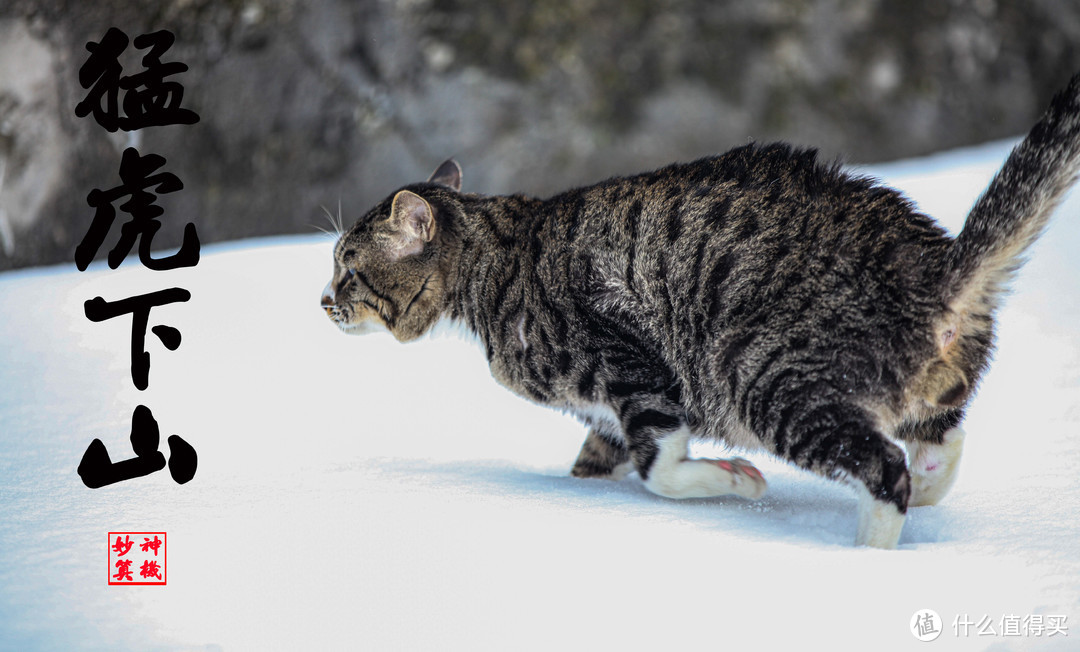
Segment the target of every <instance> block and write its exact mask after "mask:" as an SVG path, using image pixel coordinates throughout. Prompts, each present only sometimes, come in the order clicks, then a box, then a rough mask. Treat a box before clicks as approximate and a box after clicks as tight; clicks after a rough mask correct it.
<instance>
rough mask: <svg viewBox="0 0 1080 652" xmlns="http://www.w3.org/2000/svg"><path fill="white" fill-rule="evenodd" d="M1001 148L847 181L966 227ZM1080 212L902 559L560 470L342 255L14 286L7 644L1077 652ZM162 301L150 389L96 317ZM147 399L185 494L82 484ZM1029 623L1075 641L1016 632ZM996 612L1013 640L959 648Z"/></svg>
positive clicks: (841, 500) (7, 382) (3, 540)
mask: <svg viewBox="0 0 1080 652" xmlns="http://www.w3.org/2000/svg"><path fill="white" fill-rule="evenodd" d="M1010 145H1011V143H992V144H989V145H986V146H983V147H978V148H973V149H969V150H963V151H956V152H948V153H944V154H940V155H936V156H933V157H929V158H925V159H919V160H912V161H906V162H900V163H896V164H891V165H882V166H877V167H874V168H870V169H867V170H862V171H863V172H866V173H868V174H873V175H875V176H880V177H882V178H883V179H884V180H885V181H886V182H888V183H890V184H891V185H894V186H896V187H899V188H901V189H903V190H905V192H907V193H908V194H909V195H910V196H911V197H912V198H913V199H914V200H915V201H917V202H918V204H919V206H920V207H921V209H922V210H924V211H925V212H927V213H929V214H931V215H934V216H935V217H937V218H938V219H939V220H940V221H941V222H942V223H943V224H944V225H946V226H947V228H949V229H950V230H952V231H953V232H956V231H958V230H959V228H960V226H961V224H962V222H963V218H964V215H965V214H966V212H967V209H968V207H969V206H970V205H971V203H972V202H973V200H974V199H975V197H976V196H977V195H978V193H979V192H980V191H981V190H982V189H983V188H984V187H985V185H986V184H987V183H988V181H989V179H990V177H991V176H992V175H993V173H994V171H996V169H997V168H998V167H999V166H1000V164H1001V162H1002V161H1003V160H1004V157H1005V155H1006V154H1007V152H1008V148H1009V146H1010ZM508 190H510V189H508ZM353 209H354V210H357V211H358V210H362V207H353ZM166 217H168V216H166ZM1078 217H1080V193H1076V194H1074V195H1073V196H1072V198H1071V199H1070V200H1068V201H1067V202H1066V204H1065V205H1064V206H1063V207H1062V208H1061V209H1060V210H1059V211H1058V214H1057V216H1056V218H1055V221H1054V222H1053V224H1052V226H1051V227H1050V230H1049V231H1048V233H1047V234H1046V236H1045V237H1044V238H1043V240H1042V241H1040V243H1039V244H1038V245H1037V246H1036V249H1035V251H1034V253H1033V254H1032V260H1031V262H1030V263H1029V264H1028V266H1027V267H1026V268H1025V269H1024V270H1023V272H1022V274H1021V277H1020V279H1019V282H1018V283H1017V284H1016V285H1015V293H1014V295H1013V296H1012V297H1011V298H1010V300H1009V302H1008V304H1007V307H1006V308H1005V310H1004V311H1003V312H1002V314H1001V319H1000V327H999V334H1000V339H999V343H1000V345H999V354H998V355H997V360H996V362H995V364H994V366H993V367H992V369H991V372H990V373H989V375H988V376H987V377H986V379H985V381H984V383H983V385H982V387H981V390H980V392H979V395H978V396H977V398H976V399H975V401H974V403H973V404H972V406H971V409H970V412H969V417H968V419H967V422H966V424H967V425H966V428H967V431H968V433H969V436H968V440H967V447H966V451H965V459H964V461H963V463H962V465H961V470H960V476H959V479H958V481H957V483H956V486H955V487H954V489H953V491H952V493H951V494H950V496H949V497H948V498H947V499H946V500H945V501H944V502H943V503H942V504H941V505H939V506H936V507H920V508H914V509H912V510H911V512H910V517H909V519H908V522H907V525H906V526H905V528H904V532H903V535H902V537H901V541H900V547H899V549H898V550H895V551H880V550H870V549H860V548H854V547H852V545H851V544H852V541H853V540H854V536H855V525H856V524H855V505H856V498H855V496H854V494H853V493H851V492H850V490H848V489H845V488H844V487H841V486H837V485H833V484H830V483H827V482H825V481H823V480H820V479H818V478H816V477H813V476H811V475H808V474H805V473H802V472H800V471H797V470H795V469H793V468H790V467H788V466H786V465H784V464H783V463H780V462H777V461H774V460H771V459H768V458H765V457H762V456H755V455H751V456H750V457H751V458H752V459H753V461H754V462H755V464H757V465H758V467H759V468H760V469H761V470H762V471H763V473H764V474H765V477H766V478H767V479H768V480H769V483H770V487H769V492H768V493H767V494H766V496H765V497H764V498H762V499H761V500H759V501H756V502H749V501H745V500H741V499H737V498H717V499H709V500H687V501H675V500H667V499H662V498H658V497H655V496H653V495H651V494H649V493H648V492H647V491H645V490H644V488H643V487H642V486H641V483H640V480H639V479H638V478H637V477H636V475H631V476H630V477H629V478H627V479H626V480H624V481H622V482H617V483H616V482H607V481H601V480H580V479H575V478H571V477H569V476H568V472H569V469H570V466H571V464H572V463H573V460H574V458H575V456H576V454H577V450H578V447H579V446H580V444H581V442H582V441H583V439H584V430H583V428H582V426H580V425H579V424H577V423H576V422H575V421H573V420H572V419H570V418H569V417H567V416H564V415H562V414H559V413H557V412H555V411H551V410H548V409H545V408H541V407H537V406H534V405H532V404H529V403H528V402H526V401H524V400H522V399H519V398H516V397H514V396H512V395H510V394H509V393H508V392H506V391H505V390H503V389H502V388H500V387H498V386H497V385H496V384H495V383H494V381H493V380H492V379H491V377H490V374H489V373H488V370H487V368H486V365H485V364H484V358H483V355H482V354H481V353H480V352H479V351H477V350H476V348H475V345H474V344H472V343H469V342H465V341H461V340H457V339H450V338H432V339H428V340H425V341H422V342H419V343H415V344H411V345H407V346H406V345H399V344H397V343H396V342H395V341H393V340H392V339H391V338H390V337H389V336H387V335H370V336H365V337H348V336H345V335H343V334H341V333H340V332H338V331H337V330H336V329H335V328H334V327H333V326H332V325H331V323H330V321H329V320H328V319H327V318H326V316H325V314H324V313H323V312H322V311H321V310H320V309H319V308H318V304H317V301H318V297H319V294H320V292H321V290H322V288H323V286H324V285H325V284H326V280H327V278H328V275H329V273H330V269H331V263H330V248H331V244H330V242H329V241H328V240H327V239H326V238H322V237H294V238H280V239H269V240H262V241H252V242H238V243H232V244H226V245H219V246H207V247H204V249H203V259H202V261H201V262H200V263H199V265H198V266H197V267H195V268H189V269H183V270H174V271H170V272H151V271H148V270H146V269H144V268H142V267H141V266H140V265H138V263H137V260H136V261H134V262H133V263H125V265H123V266H122V267H121V268H120V269H119V270H109V269H108V268H107V267H104V266H102V265H100V264H95V265H94V266H92V267H91V269H90V270H88V271H87V272H84V273H79V272H77V271H76V270H75V267H74V264H69V265H61V266H57V267H50V268H42V269H33V270H25V271H17V272H9V273H5V274H0V306H2V307H3V310H2V311H0V334H2V341H3V345H2V346H0V378H2V381H0V382H2V384H0V387H2V390H3V391H2V392H0V649H2V650H61V649H62V650H129V649H130V650H147V649H152V650H247V649H252V650H273V649H283V650H299V649H304V650H308V649H310V650H328V649H365V650H388V649H395V650H396V649H416V650H428V649H439V650H443V649H446V650H486V649H492V650H509V649H512V650H529V649H588V648H594V649H625V650H637V649H677V648H686V649H696V648H701V647H703V648H707V649H723V648H726V647H728V646H750V645H753V646H755V648H762V647H764V648H765V649H777V650H783V649H804V648H805V647H806V644H807V642H813V643H814V647H815V648H816V647H818V645H822V646H824V645H826V644H828V645H832V646H833V648H834V649H838V650H849V649H850V650H864V649H881V650H905V649H920V646H922V645H926V644H924V643H921V642H919V641H918V640H916V639H915V637H914V636H912V634H911V633H910V631H909V625H910V620H911V617H912V615H913V614H914V613H915V612H916V611H918V610H920V609H926V608H929V609H933V610H935V611H936V612H937V613H938V614H940V615H941V617H942V619H943V620H944V631H943V633H942V635H941V637H940V638H939V639H938V640H937V641H935V642H934V643H933V644H930V645H932V646H934V647H935V649H949V650H954V649H955V650H983V649H998V650H1024V649H1038V650H1072V649H1080V643H1078V642H1077V640H1078V639H1080V629H1076V627H1077V626H1080V520H1078V519H1077V518H1076V516H1077V513H1078V510H1077V508H1078V507H1080V482H1078V481H1077V473H1076V469H1077V468H1080V437H1077V430H1078V422H1080V355H1078V344H1080V319H1078V318H1080V263H1078V262H1077V260H1076V258H1075V256H1073V253H1074V252H1076V251H1080V220H1078V219H1077V218H1078ZM196 223H197V219H196ZM166 287H183V288H186V289H188V290H189V291H190V292H191V295H192V298H191V300H190V301H189V302H187V303H179V304H173V305H169V306H164V307H160V308H155V309H154V311H153V312H152V313H151V317H150V319H151V321H150V323H151V325H154V324H169V325H172V326H175V327H176V328H178V329H180V331H181V333H182V334H183V343H182V345H181V346H180V348H179V349H178V350H177V351H167V350H166V349H165V348H164V347H163V346H161V344H160V343H159V342H158V341H157V339H156V338H155V337H153V336H152V335H148V337H147V350H148V351H150V355H151V370H150V387H149V389H148V390H147V391H145V392H139V391H137V390H135V389H134V387H133V385H132V381H131V377H130V373H129V370H128V367H129V363H130V360H129V353H128V351H129V337H130V328H131V326H130V319H128V318H118V319H114V320H110V321H106V322H102V323H97V324H95V323H91V322H90V321H88V320H87V319H86V318H85V317H84V316H83V313H82V304H83V302H84V301H85V300H87V299H90V298H92V297H95V296H99V295H100V296H103V297H105V298H106V299H109V300H115V299H120V298H124V297H128V296H131V295H134V294H140V293H144V292H150V291H155V290H159V289H163V288H166ZM139 404H144V405H147V406H148V407H149V408H150V409H151V410H152V411H153V414H154V416H155V418H156V419H157V420H158V422H159V423H160V425H161V429H162V450H163V452H166V453H167V448H166V447H165V444H164V439H165V437H166V436H167V435H170V434H174V433H176V434H179V435H181V436H182V437H184V438H185V439H186V440H187V441H189V442H190V443H191V444H192V445H193V446H194V447H195V448H196V450H197V451H198V454H199V469H198V473H197V475H196V476H195V479H194V480H193V481H192V482H190V483H189V484H186V485H182V486H181V485H177V484H176V483H174V482H173V481H172V479H171V478H170V476H169V475H168V473H167V472H166V471H161V472H158V473H155V474H153V475H150V476H147V477H144V478H140V479H136V480H131V481H127V482H121V483H119V484H115V485H112V486H109V487H105V488H102V489H96V490H91V489H87V488H86V487H84V486H83V485H82V483H81V481H80V479H79V477H78V476H77V475H76V473H75V468H76V466H77V465H78V463H79V459H80V457H81V455H82V453H83V451H84V450H85V449H86V447H87V445H88V444H89V443H90V441H91V439H93V438H94V437H99V438H101V439H102V440H103V441H104V442H105V444H106V447H107V448H108V450H109V451H110V454H111V455H112V457H113V459H114V460H118V459H124V458H127V457H130V456H131V449H130V444H129V443H128V439H127V438H128V434H129V430H130V421H131V412H132V410H133V409H134V408H135V406H136V405H139ZM695 451H696V452H697V453H699V454H707V455H718V454H726V452H725V451H718V450H716V449H715V448H714V447H712V446H708V445H705V444H700V445H697V446H696V448H695ZM123 530H128V531H166V532H167V533H168V561H167V572H168V585H167V586H165V587H152V586H147V587H117V586H108V585H107V578H106V566H107V542H106V539H107V533H108V532H110V531H123ZM1031 615H1042V616H1044V618H1045V617H1049V616H1052V615H1064V616H1067V617H1068V620H1067V621H1066V625H1067V626H1068V627H1069V628H1070V629H1069V632H1068V633H1069V636H1068V637H1065V636H1062V635H1060V634H1059V635H1057V636H1054V637H1047V636H1046V635H1045V634H1044V635H1043V636H1039V637H1036V636H1026V637H1005V636H1002V635H1001V632H1000V631H999V630H1000V625H1001V621H1002V619H1007V618H1011V617H1013V616H1016V617H1025V616H1031ZM983 616H986V617H988V619H990V620H992V621H993V629H994V631H995V632H997V635H996V636H977V628H976V627H974V626H973V627H972V628H971V630H970V631H969V632H968V634H967V635H966V636H964V635H962V633H961V635H957V633H956V632H954V631H953V627H952V623H953V621H954V619H957V618H961V617H963V618H965V619H970V620H972V621H979V620H981V619H982V617H983Z"/></svg>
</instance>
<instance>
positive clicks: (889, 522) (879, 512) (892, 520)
mask: <svg viewBox="0 0 1080 652" xmlns="http://www.w3.org/2000/svg"><path fill="white" fill-rule="evenodd" d="M904 520H905V516H904V515H903V514H901V513H900V510H899V509H897V508H896V505H894V504H892V503H888V502H885V501H883V500H876V499H875V498H874V497H873V496H871V495H870V492H869V491H867V490H866V488H865V487H862V486H860V487H859V530H858V532H857V533H856V535H855V545H857V546H869V547H871V548H884V549H886V550H892V549H893V548H895V547H896V544H897V543H898V542H899V541H900V531H901V530H902V529H903V528H904Z"/></svg>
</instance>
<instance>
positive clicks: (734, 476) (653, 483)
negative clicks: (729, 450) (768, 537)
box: [645, 431, 768, 499]
mask: <svg viewBox="0 0 1080 652" xmlns="http://www.w3.org/2000/svg"><path fill="white" fill-rule="evenodd" d="M688 439H689V432H684V431H677V432H674V433H672V434H670V435H668V436H667V437H665V438H664V439H663V440H661V441H660V451H659V453H658V455H657V456H656V459H655V461H654V462H653V464H652V466H651V467H650V468H649V471H648V478H647V479H646V480H645V487H646V488H647V489H648V490H649V491H651V492H653V493H654V494H657V495H660V496H664V497H666V498H709V497H712V496H728V495H732V494H734V495H736V496H742V497H743V498H750V499H754V498H760V497H761V496H762V494H764V493H765V489H766V488H767V486H768V485H767V483H766V482H765V478H764V476H762V475H761V471H758V470H757V469H756V468H755V467H754V465H752V464H751V463H750V462H748V461H747V460H744V459H743V458H741V457H734V458H731V459H728V460H711V459H695V460H692V459H687V457H686V453H687V448H686V445H687V441H688Z"/></svg>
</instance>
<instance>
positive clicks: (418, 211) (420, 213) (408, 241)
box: [389, 190, 435, 259]
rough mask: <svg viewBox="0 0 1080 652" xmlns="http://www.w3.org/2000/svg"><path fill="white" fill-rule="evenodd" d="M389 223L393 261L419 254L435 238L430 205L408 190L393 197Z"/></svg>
mask: <svg viewBox="0 0 1080 652" xmlns="http://www.w3.org/2000/svg"><path fill="white" fill-rule="evenodd" d="M389 221H390V228H391V229H393V236H392V239H391V241H392V243H393V245H392V248H391V252H390V253H391V256H393V258H394V259H398V258H404V257H405V256H412V255H414V254H418V253H420V252H421V251H423V250H424V245H425V244H427V243H428V242H431V239H432V238H434V237H435V215H434V213H433V212H432V210H431V204H428V203H427V201H425V200H424V198H423V197H421V196H420V195H417V194H416V193H412V192H409V191H408V190H402V191H400V192H399V193H398V194H396V195H394V201H393V203H392V204H391V206H390V218H389Z"/></svg>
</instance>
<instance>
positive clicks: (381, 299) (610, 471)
mask: <svg viewBox="0 0 1080 652" xmlns="http://www.w3.org/2000/svg"><path fill="white" fill-rule="evenodd" d="M1078 167H1080V75H1078V76H1077V77H1074V78H1073V79H1072V81H1071V82H1070V83H1069V85H1068V86H1067V87H1066V88H1065V89H1064V90H1063V91H1061V92H1060V93H1059V94H1058V95H1057V96H1055V98H1054V99H1053V101H1052V103H1051V105H1050V107H1049V109H1048V110H1047V112H1046V114H1045V115H1044V116H1043V117H1042V119H1041V120H1040V121H1039V122H1038V124H1036V125H1035V127H1034V128H1033V129H1032V131H1031V133H1030V134H1029V135H1028V136H1027V138H1026V139H1025V140H1024V141H1023V142H1022V143H1021V144H1020V145H1018V146H1017V147H1016V148H1015V150H1014V151H1013V152H1012V154H1011V155H1010V156H1009V158H1008V160H1007V161H1006V162H1005V165H1004V167H1003V168H1002V170H1001V171H1000V172H999V173H998V174H997V176H996V177H995V178H994V180H993V181H992V183H991V184H990V186H989V188H988V189H987V190H986V192H985V193H984V194H983V196H982V197H981V198H980V199H979V200H978V202H977V203H976V204H975V206H974V208H973V209H972V211H971V213H970V214H969V216H968V218H967V222H966V224H965V226H964V228H963V231H962V232H961V233H960V234H959V236H957V237H956V238H955V239H954V238H951V237H950V236H949V235H948V234H947V233H946V232H945V231H944V230H943V229H942V228H941V227H939V226H938V225H937V224H935V222H934V221H933V220H932V219H930V218H929V217H927V216H925V215H923V214H921V213H919V212H918V211H917V210H916V209H915V207H914V206H912V204H911V203H910V202H909V201H908V200H906V199H905V198H904V197H903V196H902V195H901V194H900V193H898V192H897V191H895V190H892V189H889V188H887V187H883V186H881V185H879V184H878V183H876V182H875V181H873V180H871V179H867V178H862V177H857V176H852V175H851V174H849V173H847V172H845V171H844V170H842V169H841V168H840V167H839V166H838V165H830V164H824V163H822V162H820V161H818V160H817V157H816V154H815V152H814V151H813V150H800V149H793V148H792V147H790V146H788V145H784V144H771V145H747V146H744V147H739V148H736V149H733V150H731V151H729V152H727V153H726V154H723V155H720V156H716V157H711V158H705V159H702V160H699V161H695V162H693V163H685V164H675V165H670V166H668V167H664V168H661V169H659V170H656V171H654V172H648V173H645V174H639V175H636V176H629V177H618V178H613V179H609V180H607V181H604V182H601V183H598V184H595V185H591V186H587V187H582V188H576V189H573V190H569V191H566V192H564V193H562V194H559V195H556V196H554V197H551V198H549V199H536V198H531V197H526V196H522V195H514V196H484V195H478V194H469V193H463V192H461V169H460V167H459V166H458V164H457V163H455V162H453V161H447V162H446V163H444V164H443V165H442V166H440V167H439V168H438V169H437V170H436V172H435V173H434V174H433V175H432V176H431V178H430V179H429V180H428V181H427V182H425V183H418V184H413V185H409V186H405V187H404V188H402V189H400V190H398V191H397V192H395V193H393V194H392V195H390V196H389V197H388V198H386V199H385V200H384V201H382V202H381V203H379V204H378V205H377V206H375V207H374V208H373V209H372V210H371V211H369V212H368V213H367V214H366V215H364V216H363V217H361V218H360V219H359V220H358V221H357V222H356V224H355V225H354V226H353V227H352V228H350V229H349V230H348V231H347V232H346V233H344V234H343V235H341V237H340V238H339V240H338V242H337V244H336V246H335V248H334V272H333V277H332V279H331V281H330V283H329V284H328V285H327V287H326V289H325V290H324V292H323V296H322V302H321V303H322V307H323V308H324V309H325V310H326V312H327V314H328V315H329V316H330V318H331V319H332V320H333V321H334V322H335V323H336V324H337V325H338V326H340V327H341V329H342V330H344V331H346V332H350V333H363V332H368V331H370V330H373V329H386V330H388V331H389V332H390V333H392V334H393V335H394V336H395V337H397V338H398V339H399V340H401V341H410V340H413V339H416V338H418V337H420V336H422V335H424V334H425V333H426V332H428V331H429V330H430V329H431V328H432V327H433V326H434V325H435V324H436V323H437V322H440V321H444V320H451V321H453V322H456V323H458V324H459V325H461V326H462V327H464V328H465V329H467V330H468V331H471V332H472V333H474V334H475V335H476V336H478V338H479V340H480V342H481V343H482V345H483V348H484V350H485V351H486V355H487V359H488V362H489V364H490V368H491V371H492V374H493V376H494V377H495V379H496V380H497V381H498V382H499V383H501V384H502V385H504V386H506V387H507V388H508V389H510V390H511V391H513V392H515V393H516V394H519V395H521V396H523V397H525V398H527V399H530V400H532V401H535V402H536V403H540V404H544V405H548V406H553V407H556V408H561V409H564V410H568V411H570V412H572V413H574V414H576V415H578V416H579V417H580V418H581V419H582V420H583V421H584V422H585V424H586V425H587V426H588V435H587V438H586V440H585V444H584V446H583V447H582V450H581V453H580V455H579V457H578V459H577V462H576V463H575V465H574V467H573V471H572V473H573V474H574V475H575V476H578V477H611V478H619V477H622V476H623V475H625V473H626V472H627V471H628V470H629V469H634V470H636V471H637V473H638V474H639V475H640V477H641V478H642V480H643V481H644V483H645V485H646V486H647V487H648V488H649V489H650V490H651V491H653V492H655V493H657V494H660V495H663V496H668V497H673V498H682V497H703V496H715V495H723V494H736V495H740V496H744V497H747V498H756V497H758V496H760V495H761V494H762V493H763V492H764V490H765V480H764V478H763V477H762V475H761V473H760V472H758V471H757V469H755V468H754V467H753V466H752V465H751V464H750V463H749V462H747V461H745V460H743V459H741V458H734V459H730V460H709V459H690V458H689V457H688V452H687V443H688V441H689V440H690V439H691V438H705V439H711V440H718V441H721V442H725V443H727V444H729V445H731V446H732V447H735V448H740V449H746V450H764V451H767V452H768V453H771V454H772V455H775V456H777V457H780V458H782V459H784V460H787V461H789V462H790V463H792V464H794V465H796V466H798V467H800V468H803V469H807V470H809V471H812V472H814V473H817V474H819V475H821V476H824V477H826V478H831V479H835V480H839V481H843V482H846V483H849V484H851V485H852V486H853V487H855V488H856V490H857V491H858V492H859V494H860V495H861V500H860V507H859V515H858V520H859V525H858V534H857V538H856V543H857V544H860V545H869V546H876V547H883V548H890V547H894V546H895V545H896V544H897V542H898V539H899V536H900V531H901V528H902V525H903V522H904V517H905V514H906V512H907V509H908V507H910V506H914V505H926V504H934V503H936V502H937V501H938V500H940V499H941V498H942V497H943V496H944V495H945V493H946V492H947V491H948V489H949V487H950V486H951V484H952V481H953V479H954V477H955V473H956V468H957V464H958V462H959V458H960V453H961V450H962V447H963V438H964V433H963V431H962V430H961V429H960V424H961V421H962V418H963V414H964V407H965V405H966V404H967V403H968V402H969V401H970V400H971V397H972V395H973V393H974V391H975V388H976V385H977V383H978V381H979V378H980V377H981V376H982V375H983V373H984V372H985V371H986V369H987V366H988V363H989V359H990V354H991V350H992V348H993V346H994V328H993V326H994V313H995V310H996V309H997V307H998V305H999V303H1000V301H1001V298H1002V296H1003V293H1004V292H1005V289H1006V287H1007V285H1008V283H1009V280H1010V278H1011V277H1012V276H1013V275H1014V274H1015V272H1016V271H1017V269H1018V268H1019V266H1020V265H1021V263H1022V261H1023V255H1024V252H1025V251H1026V250H1027V248H1028V247H1029V246H1030V245H1031V243H1032V242H1033V241H1034V240H1035V239H1036V238H1037V237H1038V236H1039V235H1040V233H1041V232H1042V231H1043V229H1044V227H1045V226H1046V223H1047V220H1048V219H1049V216H1050V214H1051V213H1052V212H1053V210H1054V208H1055V206H1056V205H1057V204H1058V203H1059V202H1060V200H1061V198H1062V196H1063V194H1064V193H1065V192H1066V190H1067V189H1068V188H1069V187H1070V185H1071V184H1072V183H1073V181H1074V179H1075V177H1076V174H1077V170H1078Z"/></svg>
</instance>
